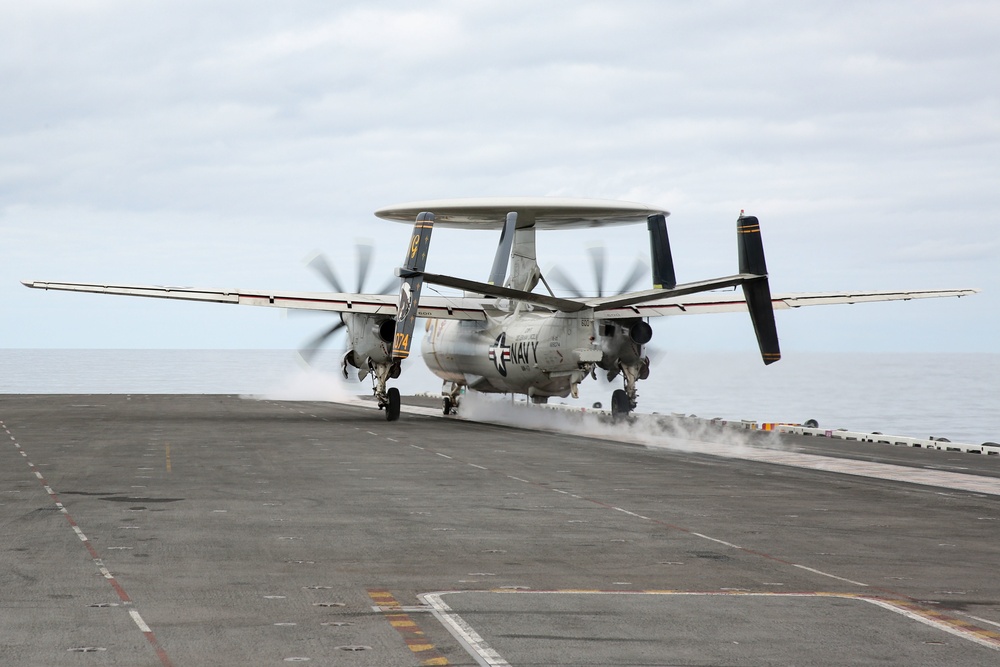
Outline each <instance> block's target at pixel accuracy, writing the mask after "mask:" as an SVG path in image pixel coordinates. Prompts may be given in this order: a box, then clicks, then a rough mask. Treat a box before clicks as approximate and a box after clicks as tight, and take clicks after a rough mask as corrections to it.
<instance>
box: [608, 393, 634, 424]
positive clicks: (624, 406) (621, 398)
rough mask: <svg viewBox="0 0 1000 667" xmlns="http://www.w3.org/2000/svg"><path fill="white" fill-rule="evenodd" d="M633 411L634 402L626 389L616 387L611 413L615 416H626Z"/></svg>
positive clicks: (612, 396) (612, 397)
mask: <svg viewBox="0 0 1000 667" xmlns="http://www.w3.org/2000/svg"><path fill="white" fill-rule="evenodd" d="M630 412H632V402H631V401H629V400H628V394H626V393H625V390H624V389H615V391H614V393H613V394H611V414H612V416H614V417H615V418H619V417H624V416H625V415H627V414H628V413H630Z"/></svg>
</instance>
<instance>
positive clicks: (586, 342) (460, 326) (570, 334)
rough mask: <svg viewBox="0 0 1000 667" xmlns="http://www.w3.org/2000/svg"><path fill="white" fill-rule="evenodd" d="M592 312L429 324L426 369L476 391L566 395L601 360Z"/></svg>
mask: <svg viewBox="0 0 1000 667" xmlns="http://www.w3.org/2000/svg"><path fill="white" fill-rule="evenodd" d="M595 340H596V336H595V328H594V314H593V312H592V311H589V310H587V311H581V312H577V313H538V312H520V313H517V314H513V313H512V314H505V315H502V316H500V317H497V318H490V319H488V320H487V321H485V322H482V321H456V320H428V324H427V334H426V335H425V336H424V339H423V344H422V350H421V353H422V356H423V358H424V362H425V363H426V364H427V367H428V368H430V369H431V371H432V372H433V373H434V374H435V375H437V376H438V377H440V378H442V379H443V380H445V381H448V382H454V383H456V384H460V385H467V386H469V387H470V388H472V389H475V390H476V391H485V392H501V393H518V394H527V395H528V396H532V397H535V396H538V397H547V396H567V395H569V394H570V392H571V391H572V388H573V385H575V384H578V383H579V382H580V381H581V380H583V378H584V377H586V375H587V374H588V372H589V368H590V367H592V365H593V364H594V363H596V362H598V361H600V359H601V349H600V346H599V344H595Z"/></svg>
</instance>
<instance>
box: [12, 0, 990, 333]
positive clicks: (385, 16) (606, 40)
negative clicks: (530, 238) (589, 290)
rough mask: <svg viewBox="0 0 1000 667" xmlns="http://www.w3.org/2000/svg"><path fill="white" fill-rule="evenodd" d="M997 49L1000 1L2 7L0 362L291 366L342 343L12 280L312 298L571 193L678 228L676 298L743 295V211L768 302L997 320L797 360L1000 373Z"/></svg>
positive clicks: (784, 327) (464, 267) (813, 318)
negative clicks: (53, 358) (451, 201)
mask: <svg viewBox="0 0 1000 667" xmlns="http://www.w3.org/2000/svg"><path fill="white" fill-rule="evenodd" d="M998 35H1000V4H998V3H996V2H989V1H983V2H961V1H954V2H948V3H943V2H919V1H912V0H911V1H906V2H878V1H874V2H873V1H864V2H836V3H831V2H787V3H778V2H752V3H751V2H746V3H741V2H710V1H699V2H690V3H674V2H663V1H653V0H651V1H648V2H642V1H621V0H616V1H615V2H522V1H519V0H505V1H504V2H470V1H468V0H461V1H459V0H455V1H452V2H448V1H437V2H435V1H428V2H422V3H413V2H381V3H378V2H346V1H344V2H336V3H331V2H285V3H252V2H246V1H245V0H242V1H240V2H235V1H233V2H209V1H205V0H198V1H197V2H192V1H183V0H172V1H171V2H124V1H122V2H119V1H115V0H103V1H102V0H90V1H88V0H51V1H50V0H32V2H17V3H15V2H11V1H4V2H0V91H2V93H0V252H2V258H3V259H2V262H0V306H2V309H3V310H2V313H3V314H2V316H0V347H7V348H19V347H65V348H95V347H106V348H116V347H139V348H141V347H154V348H159V347H163V348H171V347H177V348H186V347H191V348H216V347H233V348H294V347H297V346H298V345H299V344H300V343H302V342H303V341H304V340H305V339H307V338H308V337H309V336H310V335H311V334H312V333H314V332H315V331H317V330H318V329H320V328H322V327H323V326H324V325H325V322H326V320H324V319H323V318H322V317H321V318H319V319H318V320H317V319H315V318H312V319H310V318H284V317H282V316H281V311H276V310H272V309H264V308H238V307H232V306H223V305H206V304H186V303H176V302H165V301H159V300H143V299H129V298H124V297H102V296H93V295H84V294H64V293H54V292H53V293H45V292H40V291H35V290H28V289H26V288H24V287H22V286H21V285H20V284H19V282H18V281H19V280H20V279H39V280H67V281H94V282H128V283H137V284H170V285H194V286H204V287H246V288H272V289H293V290H317V289H323V288H324V284H323V283H322V281H321V280H320V279H319V278H317V277H316V276H315V275H313V274H312V273H311V272H309V271H308V270H307V269H306V268H305V267H304V266H303V263H302V260H303V258H304V257H306V256H307V255H308V254H309V253H310V252H311V251H313V250H317V249H318V250H322V251H324V252H326V253H327V254H328V255H329V256H330V258H331V259H332V260H333V261H334V262H335V264H336V266H337V267H338V269H340V272H341V274H342V275H343V276H344V277H345V282H348V283H351V282H353V279H351V278H349V276H351V275H353V270H354V269H353V267H354V257H353V246H354V243H355V240H356V239H359V238H362V239H371V240H372V241H374V242H375V244H376V246H377V249H376V253H375V255H376V269H377V270H378V272H379V273H380V274H383V275H388V274H389V273H390V272H391V271H392V268H393V267H394V266H395V265H397V264H398V263H399V262H400V261H401V259H402V255H403V252H404V248H405V245H406V243H407V239H408V236H409V233H410V230H409V229H408V228H407V226H405V225H400V224H398V223H391V222H384V221H381V220H378V219H376V218H375V217H374V216H373V215H372V212H373V211H374V210H375V209H377V208H379V207H382V206H385V205H388V204H392V203H397V202H404V201H409V200H414V199H429V198H443V197H470V196H498V195H556V196H574V197H596V198H608V199H624V200H630V201H638V202H643V203H647V204H650V205H652V206H655V207H662V208H665V209H668V210H669V211H671V216H670V218H669V219H668V224H669V227H670V234H671V241H672V246H673V250H674V255H675V261H676V264H677V270H678V278H679V279H680V280H681V281H689V280H697V279H702V278H707V277H712V276H717V275H725V274H729V273H733V272H735V268H736V253H735V246H736V242H735V220H736V217H737V215H738V214H739V211H740V210H741V209H746V210H747V212H748V213H752V214H754V215H757V216H758V217H759V218H760V220H761V225H762V229H763V233H764V242H765V247H766V250H767V259H768V267H769V269H770V273H771V284H772V290H773V291H775V292H791V291H816V290H819V291H827V290H842V289H854V288H879V289H882V288H926V287H980V288H982V289H983V290H984V291H983V293H982V294H980V295H977V296H975V297H972V298H967V299H961V300H957V299H948V300H935V301H917V302H908V303H892V304H870V305H858V306H835V307H828V308H822V307H820V308H810V309H805V310H798V311H786V312H782V313H779V315H778V329H779V334H780V335H781V340H782V345H783V348H784V349H785V350H786V352H787V351H789V350H802V351H840V350H857V351H862V350H864V351H883V350H897V349H898V350H906V351H939V350H940V351H986V352H1000V333H998V331H1000V279H998V277H997V274H998V267H1000V241H998V234H1000V223H998V216H997V209H998V207H1000V74H998V72H1000V39H998ZM495 236H496V235H494V234H485V233H470V232H462V231H456V230H436V231H435V232H434V238H433V240H432V243H431V253H430V262H429V268H431V269H432V270H434V271H436V272H449V273H455V274H458V275H462V276H467V277H471V278H474V279H479V280H482V279H485V277H486V275H487V273H488V270H489V266H490V263H491V261H492V257H493V250H494V247H495V243H496V239H495ZM539 236H540V238H539V243H540V246H541V247H540V263H541V264H542V266H543V269H544V268H545V267H546V266H549V265H551V264H559V265H560V266H561V267H563V268H564V269H570V270H576V271H579V272H580V273H581V278H580V282H582V283H585V284H586V283H589V282H590V278H589V277H588V276H587V275H586V274H589V267H588V265H587V264H586V263H585V257H586V255H585V252H584V251H585V248H586V247H587V245H588V244H590V243H593V242H594V241H597V240H604V241H605V242H606V243H607V244H608V249H609V256H610V258H611V259H612V261H611V268H610V274H611V276H610V277H609V279H610V280H611V281H612V282H614V281H615V280H616V279H617V278H619V277H620V276H621V275H624V274H625V273H627V271H628V270H629V269H630V268H631V265H632V263H633V261H634V260H635V258H636V257H637V256H640V255H645V254H647V253H648V241H647V238H646V231H645V227H644V226H635V227H625V228H611V229H605V230H588V231H577V232H540V233H539ZM383 275H379V276H377V277H373V279H372V280H371V285H369V287H375V285H376V284H380V283H382V282H383ZM667 319H669V322H654V329H655V330H656V332H657V342H658V343H659V344H661V345H663V346H665V347H668V348H671V349H677V350H684V349H697V350H706V349H716V348H717V349H737V350H743V349H746V350H755V349H756V342H755V340H754V338H753V334H752V329H751V328H750V325H749V321H748V318H747V317H746V316H745V315H718V316H705V317H702V318H667ZM695 320H697V321H695Z"/></svg>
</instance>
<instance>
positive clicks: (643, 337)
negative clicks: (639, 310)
mask: <svg viewBox="0 0 1000 667" xmlns="http://www.w3.org/2000/svg"><path fill="white" fill-rule="evenodd" d="M628 337H629V338H631V339H632V340H633V342H636V343H638V344H639V345H645V344H646V343H648V342H649V341H651V340H653V327H651V326H649V323H648V322H644V321H642V320H639V321H638V322H636V323H635V324H633V325H632V326H630V327H629V328H628Z"/></svg>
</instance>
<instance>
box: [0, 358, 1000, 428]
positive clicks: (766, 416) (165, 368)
mask: <svg viewBox="0 0 1000 667" xmlns="http://www.w3.org/2000/svg"><path fill="white" fill-rule="evenodd" d="M339 359H340V355H339V354H337V353H336V352H335V351H330V352H327V353H325V354H323V355H321V356H320V358H319V359H318V361H317V362H316V363H315V365H314V366H306V365H305V364H304V363H302V362H301V360H300V359H299V358H298V355H297V354H296V353H295V352H294V351H290V350H37V349H28V350H16V349H0V394H10V393H15V394H146V393H152V394H239V395H244V396H248V397H264V398H272V399H288V400H295V399H304V400H306V399H307V400H338V399H339V398H341V397H343V396H345V395H349V394H355V395H357V394H369V395H370V394H371V383H370V381H366V382H365V383H363V384H362V383H359V382H357V380H356V379H354V380H353V381H352V382H346V381H344V380H343V379H342V377H341V375H340V369H339ZM392 385H393V386H397V387H399V389H400V391H401V392H402V393H403V394H404V395H406V394H415V393H421V392H432V393H438V392H439V391H440V389H441V382H440V381H439V380H438V379H437V378H436V377H435V376H434V375H432V374H431V373H430V371H428V370H427V368H426V367H425V366H424V365H423V363H422V362H421V361H420V358H419V357H415V358H411V359H410V360H408V361H407V362H406V364H405V365H404V369H403V375H402V377H400V378H399V380H396V381H394V382H393V383H392ZM619 386H620V381H619V382H616V383H613V384H612V383H608V382H606V381H605V380H603V379H601V378H600V374H599V376H598V379H597V380H589V379H588V380H587V381H585V382H584V383H583V385H581V392H580V398H579V399H576V400H574V399H571V398H566V399H554V402H556V403H566V404H569V405H579V406H581V407H590V406H592V405H593V404H594V403H595V402H601V403H602V404H603V405H604V406H605V407H607V406H609V405H610V398H611V392H612V391H613V390H614V389H616V388H618V387H619ZM639 411H640V412H659V413H683V414H694V415H698V416H699V417H722V418H724V419H729V420H737V419H749V420H754V421H758V422H767V421H781V422H802V421H805V420H806V419H815V420H817V421H818V422H819V424H820V426H822V427H824V428H846V429H849V430H858V431H869V432H870V431H880V432H882V433H889V434H894V435H909V436H917V437H928V436H934V437H946V438H948V439H950V440H952V441H953V442H964V443H973V444H978V443H981V442H987V441H991V442H1000V354H858V353H820V354H817V353H795V352H786V354H785V357H784V358H783V359H782V360H781V361H780V362H778V363H776V364H772V365H771V366H764V365H763V364H762V363H761V362H760V358H759V357H758V356H757V355H756V354H754V353H749V352H747V353H736V352H727V353H706V352H698V353H690V354H686V353H681V352H668V353H663V354H661V355H660V356H659V358H657V359H655V360H654V362H653V367H652V372H651V374H650V377H649V379H648V380H646V381H644V382H641V383H640V384H639ZM0 417H2V415H0Z"/></svg>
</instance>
